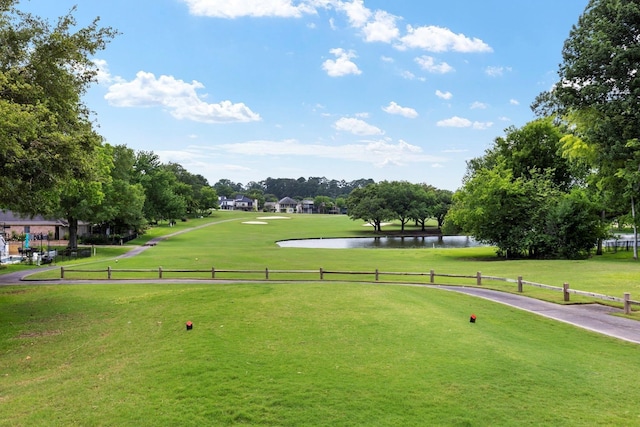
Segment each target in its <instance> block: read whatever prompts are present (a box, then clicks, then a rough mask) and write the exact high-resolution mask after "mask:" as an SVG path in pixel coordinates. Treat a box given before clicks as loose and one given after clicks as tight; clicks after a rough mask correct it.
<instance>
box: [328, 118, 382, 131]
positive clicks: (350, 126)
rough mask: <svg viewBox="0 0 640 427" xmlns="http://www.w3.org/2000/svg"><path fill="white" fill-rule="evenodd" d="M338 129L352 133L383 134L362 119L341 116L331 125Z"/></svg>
mask: <svg viewBox="0 0 640 427" xmlns="http://www.w3.org/2000/svg"><path fill="white" fill-rule="evenodd" d="M333 127H334V128H336V129H337V130H339V131H343V132H350V133H352V134H354V135H383V134H384V132H383V131H382V130H381V129H379V128H377V127H375V126H373V125H370V124H369V123H367V122H365V121H364V120H360V119H354V118H350V117H342V118H340V119H338V121H336V122H335V124H334V125H333Z"/></svg>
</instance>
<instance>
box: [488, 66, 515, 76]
mask: <svg viewBox="0 0 640 427" xmlns="http://www.w3.org/2000/svg"><path fill="white" fill-rule="evenodd" d="M509 71H511V68H510V67H487V68H486V69H485V70H484V72H485V74H486V75H488V76H490V77H502V76H503V75H504V73H505V72H509Z"/></svg>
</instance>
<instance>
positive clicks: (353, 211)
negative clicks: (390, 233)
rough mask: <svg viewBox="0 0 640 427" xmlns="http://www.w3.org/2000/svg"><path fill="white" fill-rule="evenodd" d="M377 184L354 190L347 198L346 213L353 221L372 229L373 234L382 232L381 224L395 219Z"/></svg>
mask: <svg viewBox="0 0 640 427" xmlns="http://www.w3.org/2000/svg"><path fill="white" fill-rule="evenodd" d="M379 188H380V187H379V185H378V184H369V185H367V186H366V187H362V188H356V189H355V190H353V191H352V192H351V194H349V197H347V200H346V204H347V211H348V214H349V217H350V218H351V219H353V220H356V219H361V220H363V221H365V222H367V223H369V224H371V226H372V227H373V230H374V232H376V233H377V232H380V231H382V223H383V222H385V221H388V220H391V219H394V218H395V213H394V212H393V210H392V209H391V206H390V205H389V201H388V200H386V199H385V198H384V197H383V195H382V194H381V192H380V191H379Z"/></svg>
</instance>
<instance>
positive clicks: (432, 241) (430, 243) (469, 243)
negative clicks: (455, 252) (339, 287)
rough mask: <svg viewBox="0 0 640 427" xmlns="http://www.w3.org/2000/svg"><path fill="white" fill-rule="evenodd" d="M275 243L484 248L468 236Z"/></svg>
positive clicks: (286, 242) (318, 246)
mask: <svg viewBox="0 0 640 427" xmlns="http://www.w3.org/2000/svg"><path fill="white" fill-rule="evenodd" d="M276 243H277V244H278V246H280V247H283V248H310V249H419V248H422V249H428V248H471V247H475V246H484V245H483V244H481V243H478V242H476V241H475V240H474V239H473V238H472V237H469V236H415V237H414V236H411V237H398V236H390V237H345V238H335V239H300V240H281V241H279V242H276Z"/></svg>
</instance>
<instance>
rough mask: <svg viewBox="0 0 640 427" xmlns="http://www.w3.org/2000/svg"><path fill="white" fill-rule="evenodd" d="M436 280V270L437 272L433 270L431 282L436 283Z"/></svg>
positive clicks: (430, 276)
mask: <svg viewBox="0 0 640 427" xmlns="http://www.w3.org/2000/svg"><path fill="white" fill-rule="evenodd" d="M435 280H436V272H435V270H431V271H430V272H429V282H430V283H434V282H435Z"/></svg>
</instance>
